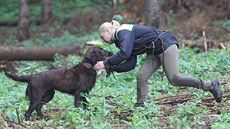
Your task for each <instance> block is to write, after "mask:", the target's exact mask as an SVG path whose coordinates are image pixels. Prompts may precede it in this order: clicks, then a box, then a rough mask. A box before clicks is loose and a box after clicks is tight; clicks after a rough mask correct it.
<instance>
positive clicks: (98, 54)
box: [82, 47, 112, 65]
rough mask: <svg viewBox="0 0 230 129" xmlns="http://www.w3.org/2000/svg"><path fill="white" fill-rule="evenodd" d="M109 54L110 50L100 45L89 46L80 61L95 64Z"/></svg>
mask: <svg viewBox="0 0 230 129" xmlns="http://www.w3.org/2000/svg"><path fill="white" fill-rule="evenodd" d="M111 55H112V53H111V52H109V51H106V50H104V49H102V48H100V47H91V48H89V49H88V50H87V51H86V53H85V55H84V57H83V60H82V62H83V63H89V64H91V65H95V64H96V63H97V62H98V61H103V60H105V59H106V58H107V57H109V56H111Z"/></svg>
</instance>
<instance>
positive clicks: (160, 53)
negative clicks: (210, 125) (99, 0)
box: [94, 20, 222, 106]
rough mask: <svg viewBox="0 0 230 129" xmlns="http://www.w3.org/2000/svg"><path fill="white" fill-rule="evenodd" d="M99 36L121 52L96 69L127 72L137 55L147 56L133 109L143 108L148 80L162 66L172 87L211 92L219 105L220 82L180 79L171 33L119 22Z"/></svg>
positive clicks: (107, 24) (104, 26) (104, 28)
mask: <svg viewBox="0 0 230 129" xmlns="http://www.w3.org/2000/svg"><path fill="white" fill-rule="evenodd" d="M98 33H99V35H100V37H101V38H102V40H103V41H104V42H105V43H107V44H112V43H115V45H116V47H118V48H119V49H120V50H119V52H117V53H116V54H114V55H112V56H111V57H109V58H108V59H106V60H104V61H99V62H98V63H97V64H96V65H95V66H94V67H95V69H103V68H106V69H108V70H110V71H116V72H126V71H129V70H132V69H134V68H135V66H136V63H137V55H140V54H144V53H146V54H147V57H146V59H145V60H144V62H143V64H142V66H141V68H140V70H139V72H138V74H137V76H136V77H137V102H136V103H135V105H134V106H144V102H145V101H146V100H147V94H148V79H149V77H150V76H151V75H152V74H153V73H154V72H155V71H156V70H157V69H158V68H159V67H160V66H161V65H162V66H163V70H164V72H165V74H166V76H167V79H168V81H169V82H170V84H172V85H174V86H188V87H194V88H198V89H202V90H204V91H210V92H211V93H212V94H213V96H214V97H215V99H216V102H218V103H220V102H221V100H222V93H221V91H220V88H219V81H218V80H217V79H213V80H211V81H205V80H202V79H198V78H194V77H190V76H180V74H179V65H178V47H179V45H178V41H177V39H176V38H175V36H173V35H172V33H171V32H168V31H161V30H157V29H155V28H152V27H148V26H141V25H132V24H123V25H121V26H120V24H119V23H118V22H117V21H114V20H113V21H112V22H111V23H110V22H105V23H103V24H102V25H101V26H100V27H99V29H98Z"/></svg>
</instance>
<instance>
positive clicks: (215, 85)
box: [210, 79, 222, 103]
mask: <svg viewBox="0 0 230 129" xmlns="http://www.w3.org/2000/svg"><path fill="white" fill-rule="evenodd" d="M219 85H220V83H219V81H218V80H217V79H213V80H212V81H211V90H210V92H211V93H212V94H213V96H214V97H215V99H216V102H217V103H220V102H221V100H222V93H221V91H220V87H219Z"/></svg>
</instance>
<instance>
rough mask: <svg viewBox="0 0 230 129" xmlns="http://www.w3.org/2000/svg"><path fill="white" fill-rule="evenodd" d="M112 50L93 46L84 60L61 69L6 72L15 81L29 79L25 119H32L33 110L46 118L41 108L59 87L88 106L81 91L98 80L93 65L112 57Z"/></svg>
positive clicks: (88, 88)
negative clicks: (16, 72) (28, 72)
mask: <svg viewBox="0 0 230 129" xmlns="http://www.w3.org/2000/svg"><path fill="white" fill-rule="evenodd" d="M111 55H112V53H110V52H108V51H105V50H104V49H102V48H99V47H91V48H89V49H88V50H87V52H86V53H85V55H84V57H83V59H82V61H81V62H80V63H79V64H77V65H76V66H73V67H71V68H60V69H55V70H50V71H46V72H41V73H36V74H31V75H21V76H19V75H16V74H12V73H9V72H5V74H6V75H7V76H8V77H10V78H12V79H13V80H16V81H20V82H27V83H28V86H27V89H26V96H27V97H28V99H29V101H30V104H29V108H28V110H27V111H26V112H25V119H26V120H29V118H30V116H31V113H32V112H33V111H34V110H36V112H37V113H38V115H39V116H40V117H43V115H42V112H41V108H42V106H43V105H44V104H45V103H48V102H49V101H50V100H51V99H52V98H53V96H54V94H55V90H58V91H61V92H64V93H67V94H70V95H73V96H74V98H75V101H74V105H75V107H79V106H80V105H81V104H82V105H83V107H84V108H86V105H87V103H88V102H87V100H86V98H85V97H83V96H81V95H80V93H81V92H83V93H88V92H89V91H90V90H91V89H92V88H93V86H94V85H95V82H96V76H97V74H96V70H95V69H94V68H93V67H94V65H95V64H96V63H97V62H98V61H102V60H104V59H106V58H107V57H109V56H111Z"/></svg>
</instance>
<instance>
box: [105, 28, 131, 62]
mask: <svg viewBox="0 0 230 129" xmlns="http://www.w3.org/2000/svg"><path fill="white" fill-rule="evenodd" d="M118 37H119V45H120V47H119V49H120V51H119V52H117V53H116V54H114V55H112V56H111V57H109V58H108V59H106V60H105V61H104V64H105V65H118V64H120V63H122V62H123V61H125V60H127V59H128V58H129V57H130V55H131V53H132V49H133V41H134V34H133V32H132V31H129V30H121V31H119V33H118Z"/></svg>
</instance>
